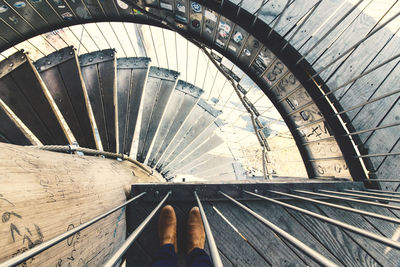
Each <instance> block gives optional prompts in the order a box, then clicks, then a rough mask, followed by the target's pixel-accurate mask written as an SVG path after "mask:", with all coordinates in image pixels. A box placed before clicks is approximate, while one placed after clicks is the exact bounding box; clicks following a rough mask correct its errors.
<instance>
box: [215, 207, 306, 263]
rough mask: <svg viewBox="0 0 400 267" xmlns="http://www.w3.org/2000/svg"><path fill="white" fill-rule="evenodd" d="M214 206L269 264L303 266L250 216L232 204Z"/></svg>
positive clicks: (277, 238) (274, 236) (293, 254)
mask: <svg viewBox="0 0 400 267" xmlns="http://www.w3.org/2000/svg"><path fill="white" fill-rule="evenodd" d="M214 205H215V206H216V207H217V209H219V210H220V211H222V212H223V213H224V215H225V217H226V218H227V219H228V220H229V221H231V222H232V224H233V225H235V226H236V227H237V228H238V230H239V232H240V233H242V234H243V236H245V237H246V238H247V239H248V240H249V241H250V242H251V243H252V244H253V245H254V246H255V247H256V248H257V249H258V250H259V251H261V252H263V253H264V257H265V258H266V259H267V260H268V262H269V263H270V264H272V265H276V266H282V265H289V264H292V265H293V266H302V265H304V264H305V263H304V262H303V261H302V260H301V259H300V258H299V257H298V256H297V255H296V254H295V253H294V252H293V251H292V250H291V249H290V248H289V247H288V246H287V245H286V244H285V243H284V242H282V240H281V239H280V238H279V237H278V236H277V235H275V233H274V232H272V231H271V230H270V229H269V228H268V227H267V226H265V225H264V224H262V223H260V222H259V221H257V219H255V218H254V217H252V216H251V215H250V214H244V211H243V210H242V209H240V208H239V207H237V206H233V204H232V203H226V202H223V203H222V202H218V203H214ZM232 234H234V233H232Z"/></svg>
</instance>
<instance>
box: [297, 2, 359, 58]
mask: <svg viewBox="0 0 400 267" xmlns="http://www.w3.org/2000/svg"><path fill="white" fill-rule="evenodd" d="M341 3H342V2H338V1H335V0H325V1H322V3H321V4H320V5H319V6H318V8H317V9H316V10H315V12H314V13H313V14H312V16H311V17H310V18H309V19H308V20H307V21H306V22H305V24H304V26H303V27H302V30H301V31H299V32H298V33H297V35H296V36H295V37H294V38H293V39H292V41H291V44H292V46H294V47H295V48H296V49H297V50H300V49H302V52H305V51H307V50H308V49H309V48H311V47H312V45H314V44H315V43H316V42H317V41H318V40H319V36H321V37H322V36H323V35H324V34H325V33H326V32H327V30H328V29H329V28H330V26H331V25H333V24H334V23H335V22H336V21H338V20H339V19H340V17H341V15H340V14H344V13H345V12H346V11H343V10H348V9H349V6H351V5H350V4H349V5H346V7H343V6H341ZM338 8H340V9H339V10H340V12H337V13H333V12H335V11H336V10H337V9H338ZM337 14H339V15H337ZM331 16H333V18H332V17H331ZM324 26H325V27H324ZM317 30H318V31H317ZM316 31H317V32H316Z"/></svg>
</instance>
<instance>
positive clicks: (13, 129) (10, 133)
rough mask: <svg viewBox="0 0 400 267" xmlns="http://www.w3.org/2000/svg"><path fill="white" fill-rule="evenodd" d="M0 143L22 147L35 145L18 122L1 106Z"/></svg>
mask: <svg viewBox="0 0 400 267" xmlns="http://www.w3.org/2000/svg"><path fill="white" fill-rule="evenodd" d="M0 142H5V143H11V144H16V145H22V146H29V145H33V142H32V141H31V140H30V138H29V136H28V135H27V134H26V133H25V131H24V130H23V129H22V128H21V126H20V125H18V124H17V122H16V121H14V120H13V119H12V117H11V116H10V115H9V114H8V113H7V112H6V111H5V110H4V109H3V108H2V107H1V106H0Z"/></svg>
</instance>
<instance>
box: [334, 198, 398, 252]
mask: <svg viewBox="0 0 400 267" xmlns="http://www.w3.org/2000/svg"><path fill="white" fill-rule="evenodd" d="M341 204H342V203H341ZM347 205H349V206H350V207H352V208H355V209H360V210H366V211H369V212H373V213H378V214H381V215H384V216H389V217H393V218H396V216H395V215H394V214H393V213H392V212H391V211H390V210H389V209H386V208H382V207H377V206H372V205H365V204H361V203H356V202H347ZM363 217H364V219H365V220H366V221H368V222H369V223H370V224H371V225H372V226H373V227H375V229H376V230H378V231H379V232H380V233H381V234H382V235H384V236H386V237H388V238H394V239H396V237H397V240H398V239H399V236H398V225H397V224H396V223H391V222H387V221H384V220H380V219H377V218H373V217H369V216H363ZM385 252H386V250H385ZM397 253H399V252H398V251H397ZM385 255H387V256H389V255H388V254H387V253H385ZM391 256H393V255H391ZM397 258H398V259H399V256H397Z"/></svg>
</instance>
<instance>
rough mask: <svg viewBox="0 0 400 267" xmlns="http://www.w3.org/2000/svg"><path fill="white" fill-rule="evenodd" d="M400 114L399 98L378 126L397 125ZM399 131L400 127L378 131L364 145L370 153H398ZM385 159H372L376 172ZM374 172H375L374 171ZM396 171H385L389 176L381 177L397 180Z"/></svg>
mask: <svg viewBox="0 0 400 267" xmlns="http://www.w3.org/2000/svg"><path fill="white" fill-rule="evenodd" d="M399 112H400V101H399V98H398V99H397V102H396V103H395V104H394V105H393V106H392V108H391V109H390V110H389V112H388V113H387V114H386V116H385V117H384V118H383V120H381V121H380V123H379V124H378V125H377V126H379V125H388V124H391V123H397V122H398V121H399V120H400V117H399V115H398V114H400V113H399ZM398 129H399V126H396V127H390V128H384V129H380V130H376V131H374V132H371V133H370V136H369V137H368V139H367V140H366V141H365V143H364V147H365V148H366V149H368V150H367V151H368V152H369V153H388V152H390V151H393V152H395V151H398V149H393V147H394V146H395V145H396V143H397V142H398V140H399V135H398V132H397V131H398ZM383 159H384V157H371V158H370V160H371V162H372V164H373V166H374V170H375V171H376V170H377V169H378V168H380V164H382V160H383ZM393 164H394V165H396V164H397V163H396V161H394V162H393ZM374 170H373V171H374ZM393 171H394V170H390V169H388V170H385V171H384V172H385V173H386V174H387V175H388V176H381V177H383V178H390V177H391V178H397V176H396V174H397V172H393ZM393 176H395V177H393Z"/></svg>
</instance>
